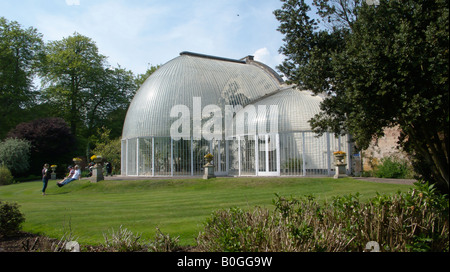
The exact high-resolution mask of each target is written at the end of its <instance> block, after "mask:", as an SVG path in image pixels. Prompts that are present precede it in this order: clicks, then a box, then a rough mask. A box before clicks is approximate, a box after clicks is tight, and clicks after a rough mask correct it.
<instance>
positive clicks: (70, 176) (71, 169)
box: [58, 165, 75, 183]
mask: <svg viewBox="0 0 450 272" xmlns="http://www.w3.org/2000/svg"><path fill="white" fill-rule="evenodd" d="M67 169H68V170H69V174H67V177H65V178H64V179H63V180H61V181H60V182H58V183H63V182H64V181H66V180H67V179H70V178H72V176H73V174H75V169H73V166H72V165H69V166H68V167H67Z"/></svg>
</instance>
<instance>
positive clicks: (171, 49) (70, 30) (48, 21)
mask: <svg viewBox="0 0 450 272" xmlns="http://www.w3.org/2000/svg"><path fill="white" fill-rule="evenodd" d="M281 6H282V3H281V1H280V0H189V1H188V0H15V1H12V0H0V16H2V17H5V18H6V19H7V20H9V21H17V22H18V23H19V24H20V25H22V27H24V28H28V27H34V28H36V29H37V30H38V31H39V32H40V33H42V34H43V39H44V41H45V42H48V41H54V40H61V39H62V38H64V37H68V36H71V35H73V34H74V33H75V32H78V33H80V34H82V35H84V36H87V37H89V38H91V39H92V40H93V41H94V42H96V44H97V47H98V48H99V52H100V54H102V55H105V56H107V57H108V63H109V64H110V65H111V66H113V67H117V66H118V65H120V66H121V67H122V68H126V69H128V70H131V71H133V73H135V74H141V73H144V72H145V71H146V70H147V68H148V67H149V66H150V65H154V66H155V65H160V64H164V63H166V62H168V61H170V60H171V59H173V58H176V57H177V56H179V53H180V52H182V51H191V52H196V53H202V54H208V55H214V56H220V57H226V58H233V59H240V58H243V57H245V56H248V55H253V56H255V59H256V60H258V61H261V62H263V63H265V64H267V65H268V66H270V67H272V68H274V69H275V67H276V66H277V65H279V64H281V62H282V60H283V56H282V55H280V54H279V53H278V50H279V48H280V47H281V46H282V45H283V41H282V39H283V36H282V34H281V33H279V32H278V31H277V28H278V26H279V22H278V21H277V20H276V18H275V16H274V15H273V11H274V10H276V9H279V8H281Z"/></svg>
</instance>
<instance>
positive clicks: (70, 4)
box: [66, 0, 80, 6]
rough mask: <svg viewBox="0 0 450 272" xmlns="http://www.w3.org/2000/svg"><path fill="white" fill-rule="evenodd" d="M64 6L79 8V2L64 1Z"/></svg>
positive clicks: (78, 0)
mask: <svg viewBox="0 0 450 272" xmlns="http://www.w3.org/2000/svg"><path fill="white" fill-rule="evenodd" d="M66 5H68V6H79V5H80V0H66Z"/></svg>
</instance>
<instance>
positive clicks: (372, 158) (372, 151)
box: [362, 127, 407, 171]
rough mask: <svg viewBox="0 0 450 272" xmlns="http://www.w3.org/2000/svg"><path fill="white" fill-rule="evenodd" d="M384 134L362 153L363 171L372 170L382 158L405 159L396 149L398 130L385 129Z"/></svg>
mask: <svg viewBox="0 0 450 272" xmlns="http://www.w3.org/2000/svg"><path fill="white" fill-rule="evenodd" d="M384 134H385V135H384V137H382V138H380V139H378V140H377V141H375V140H374V141H372V144H371V145H370V147H369V148H368V149H366V150H364V151H363V152H362V159H363V170H364V171H370V170H373V167H374V166H376V165H377V164H379V163H380V160H381V159H382V158H384V157H389V156H396V157H399V158H407V156H406V154H405V153H404V152H403V151H401V150H399V149H398V147H397V146H398V145H397V142H398V137H399V136H400V128H398V127H394V128H386V129H385V131H384Z"/></svg>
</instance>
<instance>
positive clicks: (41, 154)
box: [7, 118, 76, 173]
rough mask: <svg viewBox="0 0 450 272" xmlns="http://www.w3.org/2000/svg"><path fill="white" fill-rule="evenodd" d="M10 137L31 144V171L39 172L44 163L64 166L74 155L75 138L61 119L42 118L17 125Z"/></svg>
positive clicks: (9, 133)
mask: <svg viewBox="0 0 450 272" xmlns="http://www.w3.org/2000/svg"><path fill="white" fill-rule="evenodd" d="M7 136H8V137H10V138H17V139H23V140H26V141H28V142H29V143H30V144H31V150H30V151H31V152H30V158H31V163H30V165H31V167H30V168H31V171H32V172H34V173H36V172H38V171H39V170H40V169H41V168H42V165H43V164H44V163H50V164H57V165H58V164H59V165H61V164H64V163H67V162H68V161H71V159H72V158H73V157H72V156H73V155H74V154H73V152H74V150H75V149H76V148H75V137H74V135H73V134H72V133H71V131H70V128H69V126H68V124H67V123H66V122H65V121H64V120H63V119H61V118H42V119H36V120H34V121H31V122H24V123H20V124H19V125H17V126H16V127H15V128H14V129H12V130H11V131H10V132H8V135H7Z"/></svg>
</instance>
